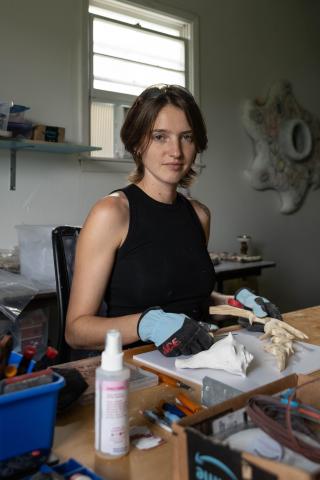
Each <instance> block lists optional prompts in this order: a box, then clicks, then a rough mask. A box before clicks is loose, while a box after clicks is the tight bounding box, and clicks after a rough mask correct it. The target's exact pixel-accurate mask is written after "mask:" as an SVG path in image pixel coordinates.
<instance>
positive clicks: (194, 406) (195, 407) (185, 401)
mask: <svg viewBox="0 0 320 480" xmlns="http://www.w3.org/2000/svg"><path fill="white" fill-rule="evenodd" d="M176 398H177V400H178V401H179V402H181V404H182V405H183V406H184V407H187V408H188V409H189V410H190V411H191V412H192V413H196V412H199V411H200V410H202V408H203V407H202V406H201V405H199V404H198V403H196V402H194V401H193V400H191V398H189V397H187V396H186V395H184V394H183V393H179V394H178V395H177V397H176Z"/></svg>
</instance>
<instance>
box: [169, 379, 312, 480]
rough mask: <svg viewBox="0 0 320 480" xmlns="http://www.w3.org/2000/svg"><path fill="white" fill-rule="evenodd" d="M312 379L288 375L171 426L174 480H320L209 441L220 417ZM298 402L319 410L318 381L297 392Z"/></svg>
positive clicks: (306, 473) (298, 470)
mask: <svg viewBox="0 0 320 480" xmlns="http://www.w3.org/2000/svg"><path fill="white" fill-rule="evenodd" d="M314 378H315V377H314V376H307V375H295V374H293V375H289V376H288V377H284V378H283V379H281V380H278V381H276V382H273V383H269V384H268V385H265V386H263V387H261V388H259V389H256V390H252V391H251V392H247V393H244V394H242V395H239V396H238V397H235V398H233V399H230V400H228V401H225V402H223V403H220V404H219V405H215V406H212V407H210V408H208V409H207V410H205V411H201V412H199V413H197V414H195V415H193V416H192V417H185V418H183V419H182V420H181V421H180V422H179V423H177V424H174V426H173V429H174V432H175V434H176V435H175V437H174V480H191V479H192V480H193V479H197V480H218V479H219V480H220V479H236V480H249V479H250V480H251V479H252V480H254V479H259V480H262V479H263V480H267V479H268V480H269V479H270V480H271V479H272V480H274V479H278V480H288V479H290V480H311V479H316V478H320V464H319V469H318V470H317V472H315V473H313V474H311V473H309V472H306V471H303V470H301V469H298V468H296V467H293V466H290V465H287V464H284V463H280V462H276V461H272V460H268V459H265V458H261V457H257V456H254V455H252V454H250V453H246V452H241V451H237V450H232V449H231V448H229V447H227V446H223V445H217V444H216V443H214V442H213V441H212V437H211V433H212V421H213V420H214V419H215V418H217V417H219V416H220V415H222V414H226V413H229V412H232V411H236V410H239V409H240V408H243V407H244V406H245V405H246V403H247V400H248V399H249V398H250V397H252V396H253V395H257V394H265V395H273V394H276V393H279V392H281V391H284V390H286V389H288V388H292V387H295V386H297V385H300V384H301V383H305V382H307V381H309V380H312V379H314ZM299 395H301V397H300V398H301V401H302V402H305V403H309V404H311V405H313V406H317V408H319V406H320V381H319V383H313V384H311V385H310V386H309V385H308V386H306V387H305V388H303V389H301V390H299Z"/></svg>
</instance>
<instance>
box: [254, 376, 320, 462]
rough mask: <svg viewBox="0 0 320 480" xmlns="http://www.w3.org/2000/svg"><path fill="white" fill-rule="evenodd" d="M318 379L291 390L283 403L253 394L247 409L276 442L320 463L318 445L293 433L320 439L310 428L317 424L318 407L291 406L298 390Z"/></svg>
mask: <svg viewBox="0 0 320 480" xmlns="http://www.w3.org/2000/svg"><path fill="white" fill-rule="evenodd" d="M317 381H320V378H316V379H315V380H311V381H309V382H306V383H303V384H301V385H299V386H297V387H295V388H294V389H292V393H291V394H290V395H289V396H288V398H287V402H286V403H282V402H281V398H277V397H272V396H269V395H255V396H253V397H251V398H250V399H249V401H248V404H247V407H246V411H247V413H248V415H249V416H250V418H251V420H252V421H253V423H255V425H257V426H258V427H259V428H261V430H263V431H264V432H265V433H267V434H268V435H270V437H272V438H273V439H274V440H276V441H277V442H278V443H280V444H281V445H285V446H286V447H288V448H290V449H291V450H293V451H294V452H297V453H300V454H301V455H303V456H304V457H306V458H308V459H309V460H311V461H313V462H318V463H320V448H319V447H315V446H313V445H311V444H310V443H307V442H305V441H303V440H302V439H301V438H298V436H297V435H296V434H295V433H294V431H300V432H301V433H304V434H307V435H308V436H311V437H313V438H314V439H316V440H317V441H319V439H318V438H317V437H316V436H315V435H314V432H313V428H314V427H315V424H316V423H317V424H320V410H317V409H315V408H313V407H311V406H309V405H305V404H299V403H298V406H297V407H293V406H291V402H292V401H293V400H294V397H295V395H296V392H297V390H299V389H301V388H303V387H305V386H307V385H310V384H311V383H315V382H317Z"/></svg>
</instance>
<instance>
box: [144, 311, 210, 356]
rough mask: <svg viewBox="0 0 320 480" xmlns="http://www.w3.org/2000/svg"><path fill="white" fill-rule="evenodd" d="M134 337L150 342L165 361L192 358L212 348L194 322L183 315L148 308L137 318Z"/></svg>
mask: <svg viewBox="0 0 320 480" xmlns="http://www.w3.org/2000/svg"><path fill="white" fill-rule="evenodd" d="M137 330H138V335H139V337H140V338H141V340H143V341H144V342H146V341H151V342H153V343H154V344H155V345H156V347H157V348H158V350H159V351H160V352H161V353H162V354H163V355H165V356H166V357H178V356H179V355H193V354H195V353H198V352H201V351H202V350H207V349H208V348H210V347H211V345H213V338H212V337H211V336H210V335H209V334H208V333H207V331H206V330H205V329H204V328H203V327H201V326H200V325H199V324H198V322H196V321H195V320H193V319H192V318H189V317H187V316H186V315H184V314H183V313H168V312H164V311H163V310H162V309H161V308H160V307H159V308H157V307H156V308H150V309H149V310H146V311H145V312H144V313H143V314H142V315H141V317H140V319H139V322H138V325H137Z"/></svg>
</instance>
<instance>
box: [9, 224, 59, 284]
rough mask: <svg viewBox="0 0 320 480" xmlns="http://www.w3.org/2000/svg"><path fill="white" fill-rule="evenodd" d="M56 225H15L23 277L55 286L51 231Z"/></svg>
mask: <svg viewBox="0 0 320 480" xmlns="http://www.w3.org/2000/svg"><path fill="white" fill-rule="evenodd" d="M55 227H56V225H16V227H15V228H16V229H17V232H18V243H19V250H20V253H19V255H20V272H21V274H22V275H24V276H25V277H27V278H29V279H31V280H36V281H38V282H40V283H42V284H46V285H48V286H50V287H52V288H54V289H55V288H56V281H55V273H54V263H53V251H52V239H51V232H52V230H53V229H54V228H55Z"/></svg>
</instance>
